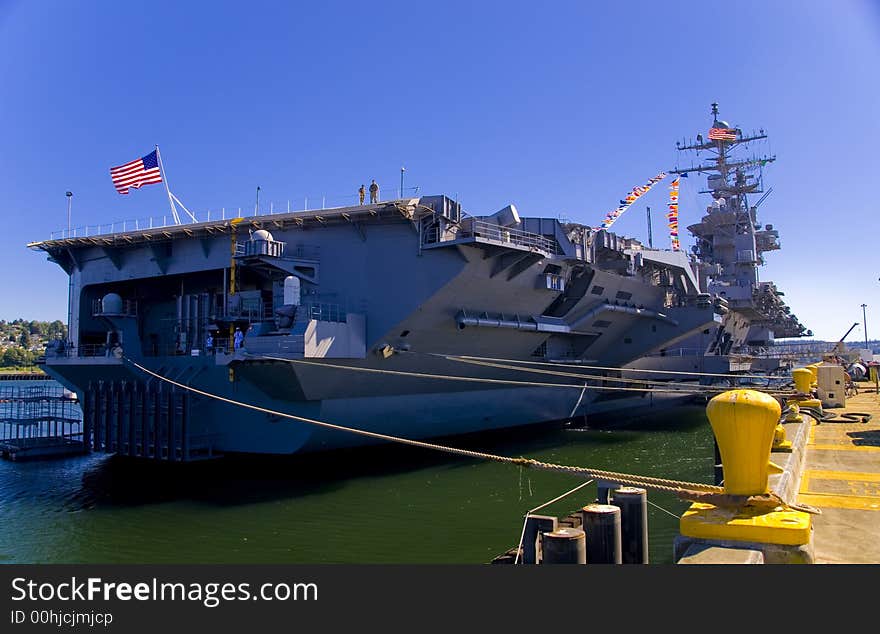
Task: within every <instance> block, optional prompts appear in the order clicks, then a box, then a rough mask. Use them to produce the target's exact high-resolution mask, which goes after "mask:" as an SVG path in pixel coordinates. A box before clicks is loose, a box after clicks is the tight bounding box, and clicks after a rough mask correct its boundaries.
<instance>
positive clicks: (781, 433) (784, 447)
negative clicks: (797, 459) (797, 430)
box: [771, 423, 792, 453]
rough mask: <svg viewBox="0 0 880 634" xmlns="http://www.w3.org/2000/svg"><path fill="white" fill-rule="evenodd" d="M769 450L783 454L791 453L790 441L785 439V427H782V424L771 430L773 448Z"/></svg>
mask: <svg viewBox="0 0 880 634" xmlns="http://www.w3.org/2000/svg"><path fill="white" fill-rule="evenodd" d="M771 449H772V450H773V451H782V452H785V453H790V452H791V451H792V444H791V441H790V440H788V439H787V438H786V437H785V427H783V426H782V423H779V424H778V425H776V429H774V430H773V446H772V447H771Z"/></svg>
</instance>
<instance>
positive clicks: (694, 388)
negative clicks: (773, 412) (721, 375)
mask: <svg viewBox="0 0 880 634" xmlns="http://www.w3.org/2000/svg"><path fill="white" fill-rule="evenodd" d="M445 358H446V359H448V360H449V361H458V362H460V363H469V364H473V365H482V366H486V367H490V368H499V369H502V370H516V371H518V372H530V373H536V374H549V375H552V376H565V377H572V378H579V379H595V380H598V381H614V382H615V383H636V384H639V385H645V384H646V383H650V384H656V383H663V381H661V380H659V379H656V380H653V381H652V380H650V379H645V380H639V379H627V378H623V377H613V376H604V375H601V374H577V373H574V372H559V371H553V370H541V369H540V368H527V367H522V366H516V365H505V364H502V363H490V362H488V361H477V360H474V359H470V358H468V357H457V356H447V357H445ZM608 387H610V388H611V389H613V388H614V386H608ZM603 389H604V388H603ZM725 389H729V388H723V389H722V388H719V387H713V386H711V385H691V384H688V385H682V387H681V388H680V389H678V390H677V391H681V392H688V391H690V392H694V393H703V392H718V391H723V390H725Z"/></svg>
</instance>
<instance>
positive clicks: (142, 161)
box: [110, 150, 162, 194]
mask: <svg viewBox="0 0 880 634" xmlns="http://www.w3.org/2000/svg"><path fill="white" fill-rule="evenodd" d="M110 178H112V179H113V184H114V185H115V186H116V191H118V192H119V193H120V194H127V193H128V190H129V188H131V187H133V188H135V189H138V188H139V187H141V186H142V185H151V184H153V183H161V182H162V172H161V170H160V169H159V156H158V150H153V151H152V152H150V153H149V154H147V155H146V156H143V157H141V158H139V159H137V160H136V161H131V162H130V163H126V164H125V165H120V166H119V167H111V168H110Z"/></svg>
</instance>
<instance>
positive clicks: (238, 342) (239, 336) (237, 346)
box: [232, 328, 244, 350]
mask: <svg viewBox="0 0 880 634" xmlns="http://www.w3.org/2000/svg"><path fill="white" fill-rule="evenodd" d="M243 340H244V335H243V334H241V328H236V329H235V334H234V335H233V336H232V341H233V346H234V347H235V349H236V350H239V349H241V342H242V341H243Z"/></svg>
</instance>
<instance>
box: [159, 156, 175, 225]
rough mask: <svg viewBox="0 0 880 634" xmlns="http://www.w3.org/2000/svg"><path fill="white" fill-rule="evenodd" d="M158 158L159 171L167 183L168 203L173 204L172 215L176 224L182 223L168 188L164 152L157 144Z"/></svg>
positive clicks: (163, 180)
mask: <svg viewBox="0 0 880 634" xmlns="http://www.w3.org/2000/svg"><path fill="white" fill-rule="evenodd" d="M156 158H157V159H158V160H159V171H160V172H161V174H162V182H163V183H165V193H166V194H168V204H169V205H171V216H172V217H173V218H174V224H176V225H179V224H180V216H178V215H177V208H176V207H175V206H174V197H173V196H172V195H171V190H170V189H169V188H168V178H167V177H166V176H165V167H164V166H163V165H162V154H160V153H159V146H158V145H157V146H156Z"/></svg>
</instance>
